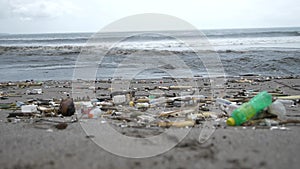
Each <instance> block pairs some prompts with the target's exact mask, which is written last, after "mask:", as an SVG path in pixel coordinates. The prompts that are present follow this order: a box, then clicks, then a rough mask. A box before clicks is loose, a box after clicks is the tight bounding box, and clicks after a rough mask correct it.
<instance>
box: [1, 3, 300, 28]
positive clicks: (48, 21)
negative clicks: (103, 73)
mask: <svg viewBox="0 0 300 169" xmlns="http://www.w3.org/2000/svg"><path fill="white" fill-rule="evenodd" d="M299 12H300V1H299V0H0V33H59V32H97V31H99V30H100V29H101V28H103V27H105V26H106V25H108V24H110V23H112V22H114V21H116V20H118V19H121V18H123V17H127V16H130V15H135V14H142V13H161V14H167V15H171V16H174V17H178V18H180V19H183V20H185V21H187V22H189V23H190V24H192V25H194V26H195V27H196V28H198V29H223V28H261V27H300V14H299Z"/></svg>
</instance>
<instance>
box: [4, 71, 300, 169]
mask: <svg viewBox="0 0 300 169" xmlns="http://www.w3.org/2000/svg"><path fill="white" fill-rule="evenodd" d="M246 78H248V79H251V78H253V77H246ZM238 79H239V78H238ZM199 81H201V80H199ZM299 82H300V79H299V78H286V79H273V80H271V81H264V82H258V83H257V84H255V85H254V84H249V83H234V82H228V83H227V84H226V87H227V88H228V89H227V90H226V93H227V94H228V95H232V94H234V93H236V92H237V91H240V90H241V89H259V90H260V91H261V90H268V91H270V90H274V89H280V90H281V91H282V92H283V93H284V94H288V95H300V91H299V90H300V86H299V84H300V83H299ZM51 83H54V82H51ZM147 83H149V82H147ZM200 83H202V82H200ZM46 84H48V85H49V86H52V87H51V88H45V85H46ZM63 84H64V83H63V82H62V83H61V84H59V85H58V84H51V85H50V82H45V84H44V85H43V87H42V88H43V91H44V93H43V95H24V92H25V91H26V90H27V89H28V88H26V89H18V88H15V89H13V88H10V89H5V88H2V89H1V91H9V90H10V91H12V90H13V91H15V92H16V93H21V94H22V93H23V94H22V97H9V99H8V100H1V103H7V102H12V101H15V100H19V101H26V100H27V99H30V98H52V97H54V98H60V97H65V96H66V94H65V93H64V92H67V93H68V92H70V91H71V88H65V87H62V86H63ZM149 85H151V84H150V83H149ZM201 85H203V84H201ZM55 86H56V87H55ZM31 88H39V87H31ZM285 107H286V109H287V116H288V117H289V118H294V119H299V115H300V110H299V103H297V104H296V105H295V106H292V105H286V106H285ZM10 112H11V111H9V110H0V133H1V134H0V135H1V137H0V143H1V147H0V166H1V167H0V168H3V169H8V168H9V169H10V168H16V169H31V168H78V169H79V168H110V169H113V168H123V169H124V168H172V169H181V168H234V169H240V168H244V169H248V168H249V169H250V168H295V169H296V168H299V165H300V161H299V156H300V142H299V137H300V126H299V125H295V124H291V125H287V126H286V127H288V128H289V130H270V129H269V128H268V127H261V128H259V127H256V129H253V128H252V127H242V126H240V127H225V128H224V127H219V128H217V129H216V131H215V132H214V133H213V135H212V136H211V137H210V139H209V140H208V141H207V142H205V143H203V144H200V143H199V142H198V137H199V134H200V131H201V127H195V128H193V129H192V130H191V132H190V133H189V134H188V136H187V137H186V138H185V139H184V140H183V141H182V142H181V143H179V144H178V145H177V146H176V147H174V148H173V149H171V150H170V151H168V152H166V153H163V154H161V155H158V156H155V157H151V158H144V159H131V158H124V157H120V156H116V155H114V154H111V153H110V152H107V151H105V150H103V149H102V148H101V147H99V146H97V145H96V144H95V143H94V142H93V141H92V139H91V138H89V137H87V135H86V133H85V132H84V131H83V129H82V128H81V126H80V124H79V123H72V124H69V126H68V127H67V128H66V129H65V130H57V129H53V131H52V132H49V131H47V130H45V129H38V128H35V127H34V126H33V124H30V123H26V122H18V123H13V122H7V118H6V117H7V115H8V113H10ZM144 130H147V129H126V128H122V131H123V132H125V133H126V132H134V133H142V132H144ZM178 130H182V129H178ZM95 137H96V136H95ZM170 141H171V140H170ZM120 144H122V143H121V142H120Z"/></svg>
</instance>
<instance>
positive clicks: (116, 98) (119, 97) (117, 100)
mask: <svg viewBox="0 0 300 169" xmlns="http://www.w3.org/2000/svg"><path fill="white" fill-rule="evenodd" d="M113 102H114V104H123V103H125V102H126V96H125V95H116V96H114V97H113Z"/></svg>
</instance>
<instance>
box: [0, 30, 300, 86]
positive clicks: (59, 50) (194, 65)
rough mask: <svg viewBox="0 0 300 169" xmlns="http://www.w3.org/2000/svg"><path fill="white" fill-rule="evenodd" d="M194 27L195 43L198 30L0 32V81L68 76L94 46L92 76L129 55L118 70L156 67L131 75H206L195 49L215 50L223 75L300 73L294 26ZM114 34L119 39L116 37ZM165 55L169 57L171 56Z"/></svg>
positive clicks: (107, 72) (107, 74) (108, 72)
mask: <svg viewBox="0 0 300 169" xmlns="http://www.w3.org/2000/svg"><path fill="white" fill-rule="evenodd" d="M200 31H201V32H202V33H203V34H202V35H203V37H202V38H204V40H203V41H200V43H199V40H198V39H197V38H199V37H198V36H197V35H198V34H199V32H198V31H161V32H109V33H97V34H95V33H55V34H0V81H18V80H30V79H33V80H72V79H73V72H74V68H75V67H76V60H77V58H78V56H79V55H80V53H81V52H82V51H86V50H96V49H97V50H98V49H100V50H104V51H106V55H105V56H103V57H102V58H103V59H102V60H101V61H100V60H99V63H97V64H98V65H99V66H98V71H97V73H96V77H95V78H97V79H109V78H114V72H115V71H116V69H120V68H121V67H122V66H123V67H124V65H122V66H120V65H121V64H122V63H123V62H124V59H126V57H128V56H132V55H134V56H135V57H133V58H134V60H132V64H130V66H128V67H130V68H131V69H124V71H123V70H122V71H123V72H122V73H124V75H125V74H130V73H132V72H130V71H135V70H140V69H138V68H139V67H141V66H143V65H140V63H141V62H142V61H145V62H151V61H152V60H154V61H156V62H153V63H154V64H157V65H158V67H157V69H149V70H148V69H147V70H145V71H143V72H137V73H136V74H137V75H136V78H142V79H143V78H148V79H149V78H161V77H166V76H171V75H170V74H168V73H166V71H164V70H176V71H177V72H178V74H182V75H183V76H184V75H185V72H191V73H192V74H193V75H194V76H203V77H205V76H208V73H207V71H206V66H207V65H204V64H203V63H202V61H201V59H199V55H197V54H199V53H200V55H206V53H215V54H216V56H218V57H219V58H220V60H221V62H222V67H221V68H222V69H224V74H225V75H226V76H236V75H241V74H259V75H266V76H269V75H270V76H287V75H299V74H300V69H299V65H300V28H264V29H224V30H221V29H219V30H200ZM124 37H125V38H124ZM91 38H92V40H93V38H96V39H97V42H100V44H98V45H97V46H93V45H91V43H90V42H91ZM120 38H123V40H122V41H119V40H120ZM185 42H189V44H188V45H187V44H186V43H185ZM201 42H203V43H201ZM187 46H188V47H187ZM195 51H197V52H195ZM173 55H176V56H177V57H178V58H179V59H180V60H182V61H183V63H185V64H186V67H180V68H178V67H176V66H174V65H173V64H170V63H171V62H170V63H168V62H164V63H160V62H159V61H158V60H157V58H161V57H168V56H169V57H170V56H173ZM152 57H153V58H152ZM168 59H169V61H171V60H172V57H170V58H168ZM134 63H137V64H136V65H135V64H134ZM83 66H89V65H88V64H87V65H83ZM125 67H126V65H125ZM77 68H79V69H80V67H77ZM135 68H136V69H135ZM219 68H220V67H219ZM126 71H128V72H126ZM118 76H122V74H121V75H120V74H119V75H118Z"/></svg>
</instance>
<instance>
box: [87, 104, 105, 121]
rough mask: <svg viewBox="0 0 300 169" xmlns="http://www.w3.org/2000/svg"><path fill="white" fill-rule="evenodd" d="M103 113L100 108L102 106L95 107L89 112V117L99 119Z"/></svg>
mask: <svg viewBox="0 0 300 169" xmlns="http://www.w3.org/2000/svg"><path fill="white" fill-rule="evenodd" d="M101 114H102V111H101V109H100V107H98V106H97V107H95V108H93V109H92V110H91V111H89V113H88V117H89V118H92V119H97V118H99V117H100V115H101Z"/></svg>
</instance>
